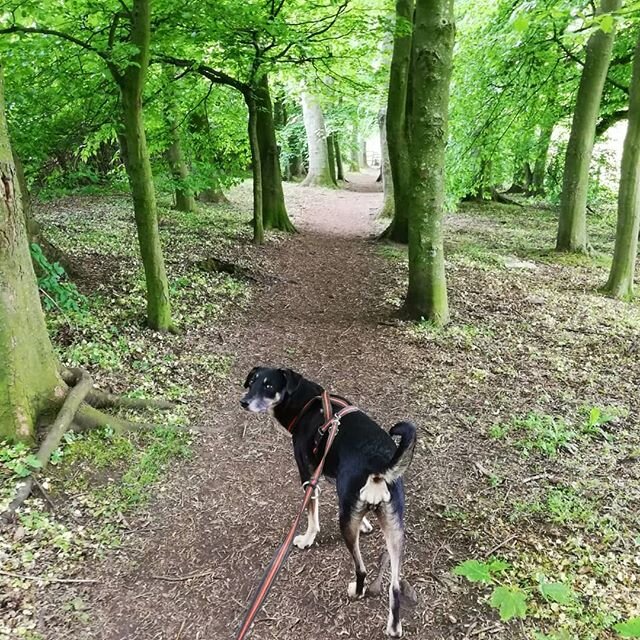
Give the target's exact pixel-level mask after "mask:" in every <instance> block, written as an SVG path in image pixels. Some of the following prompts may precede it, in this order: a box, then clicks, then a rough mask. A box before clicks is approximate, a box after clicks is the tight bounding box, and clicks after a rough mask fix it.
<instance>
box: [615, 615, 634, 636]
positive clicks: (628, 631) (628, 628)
mask: <svg viewBox="0 0 640 640" xmlns="http://www.w3.org/2000/svg"><path fill="white" fill-rule="evenodd" d="M613 628H614V629H615V630H616V631H617V632H618V633H619V634H620V635H621V636H622V637H623V638H640V617H639V618H631V619H630V620H627V621H626V622H619V623H618V624H616V625H614V627H613Z"/></svg>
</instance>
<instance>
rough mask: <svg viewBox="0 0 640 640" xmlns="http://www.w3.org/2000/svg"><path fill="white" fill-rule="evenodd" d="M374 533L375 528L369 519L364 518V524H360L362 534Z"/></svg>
mask: <svg viewBox="0 0 640 640" xmlns="http://www.w3.org/2000/svg"><path fill="white" fill-rule="evenodd" d="M372 531H373V526H372V525H371V523H370V522H369V519H368V518H362V522H361V523H360V533H371V532H372Z"/></svg>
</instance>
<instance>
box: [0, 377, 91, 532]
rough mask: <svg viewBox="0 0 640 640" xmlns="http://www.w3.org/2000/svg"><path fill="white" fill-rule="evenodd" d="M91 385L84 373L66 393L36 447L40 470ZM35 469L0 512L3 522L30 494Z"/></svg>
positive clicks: (56, 446) (89, 379)
mask: <svg viewBox="0 0 640 640" xmlns="http://www.w3.org/2000/svg"><path fill="white" fill-rule="evenodd" d="M92 386H93V382H92V380H91V376H89V374H87V373H85V374H83V375H82V377H81V379H80V381H79V382H78V384H76V386H75V387H73V388H72V389H71V390H70V391H69V394H68V395H67V397H66V399H65V401H64V403H63V405H62V408H61V409H60V412H59V413H58V416H57V417H56V419H55V422H54V423H53V425H52V426H51V429H50V430H49V432H48V433H47V436H46V438H45V439H44V440H43V442H42V444H41V445H40V448H39V449H38V453H37V454H36V458H37V459H38V461H39V462H40V464H41V467H40V471H43V470H44V469H46V467H47V465H48V464H49V459H50V458H51V454H52V453H53V452H54V451H55V450H56V449H57V448H58V446H59V445H60V441H61V440H62V436H64V434H65V433H66V431H67V430H68V429H69V427H70V426H71V423H72V422H73V420H74V417H75V415H76V412H77V411H78V409H79V408H80V405H81V404H82V402H83V401H84V399H85V397H86V395H87V394H88V393H89V391H90V390H91V387H92ZM35 473H36V472H35V471H34V472H33V473H32V474H31V476H30V477H28V478H27V479H26V480H25V481H24V483H23V484H22V485H20V487H19V488H18V491H17V492H16V496H15V498H14V499H13V500H12V501H11V503H10V504H9V506H8V507H7V508H6V509H5V511H3V512H2V515H1V516H0V519H1V520H2V521H3V522H5V523H6V522H9V521H10V520H11V519H12V518H13V516H14V514H15V512H16V510H17V509H18V508H19V507H20V506H21V505H22V504H23V503H24V501H25V500H26V499H27V498H28V497H29V496H30V495H31V490H32V489H33V485H34V476H35Z"/></svg>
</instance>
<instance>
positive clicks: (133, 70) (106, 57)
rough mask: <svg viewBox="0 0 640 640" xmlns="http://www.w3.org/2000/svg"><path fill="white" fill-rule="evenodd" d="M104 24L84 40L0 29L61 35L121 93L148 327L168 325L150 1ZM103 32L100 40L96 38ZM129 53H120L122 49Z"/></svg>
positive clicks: (106, 17) (16, 26)
mask: <svg viewBox="0 0 640 640" xmlns="http://www.w3.org/2000/svg"><path fill="white" fill-rule="evenodd" d="M99 17H100V18H102V19H103V20H104V23H105V27H104V28H103V29H96V31H93V30H92V29H90V28H87V29H86V30H87V31H89V32H90V33H89V34H88V35H87V38H86V39H85V40H82V39H81V38H80V37H78V35H84V34H78V35H75V34H71V33H68V32H65V31H62V30H58V29H55V28H46V27H39V26H38V27H30V26H23V25H21V24H17V23H14V24H11V25H10V26H9V27H5V28H1V29H0V34H12V33H20V34H40V35H45V36H50V37H55V38H61V39H64V40H66V41H68V42H71V43H73V44H75V45H76V46H78V47H80V48H82V49H83V50H85V51H89V52H91V53H93V54H95V55H96V56H98V57H99V58H100V59H101V60H102V61H103V63H104V64H105V65H106V68H107V69H108V71H109V73H110V75H111V77H112V79H113V81H114V82H115V83H116V85H117V87H118V90H119V93H120V104H121V109H120V130H119V132H118V138H119V141H120V146H121V149H122V156H123V159H124V164H125V167H126V170H127V175H128V178H129V184H130V186H131V195H132V198H133V209H134V214H135V220H136V229H137V232H138V243H139V246H140V254H141V256H142V263H143V266H144V272H145V280H146V286H147V321H148V323H149V326H150V327H151V328H152V329H157V330H160V331H167V330H169V329H171V327H172V322H171V307H170V303H169V285H168V281H167V275H166V271H165V266H164V257H163V255H162V247H161V244H160V235H159V232H158V218H157V207H156V197H155V191H154V185H153V174H152V171H151V163H150V160H149V151H148V148H147V140H146V133H145V128H144V115H143V107H142V93H143V90H144V86H145V81H146V75H147V69H148V66H149V51H150V49H149V47H150V39H151V14H150V5H149V0H134V1H133V4H132V7H131V9H126V10H125V9H124V8H120V9H119V10H116V11H115V12H112V13H109V12H108V11H107V12H106V13H105V14H104V15H101V16H99ZM98 36H102V39H103V41H102V42H101V43H100V44H97V43H96V38H97V37H98ZM124 51H127V53H129V54H130V55H127V56H126V57H124V58H123V52H124Z"/></svg>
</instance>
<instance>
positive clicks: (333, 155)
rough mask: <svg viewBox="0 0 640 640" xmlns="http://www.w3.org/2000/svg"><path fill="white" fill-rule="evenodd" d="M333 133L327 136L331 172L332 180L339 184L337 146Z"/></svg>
mask: <svg viewBox="0 0 640 640" xmlns="http://www.w3.org/2000/svg"><path fill="white" fill-rule="evenodd" d="M333 140H334V138H333V133H330V134H329V135H328V136H327V154H328V155H329V173H330V174H331V182H333V184H335V185H337V184H338V180H337V178H336V148H335V145H334V143H333Z"/></svg>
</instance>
